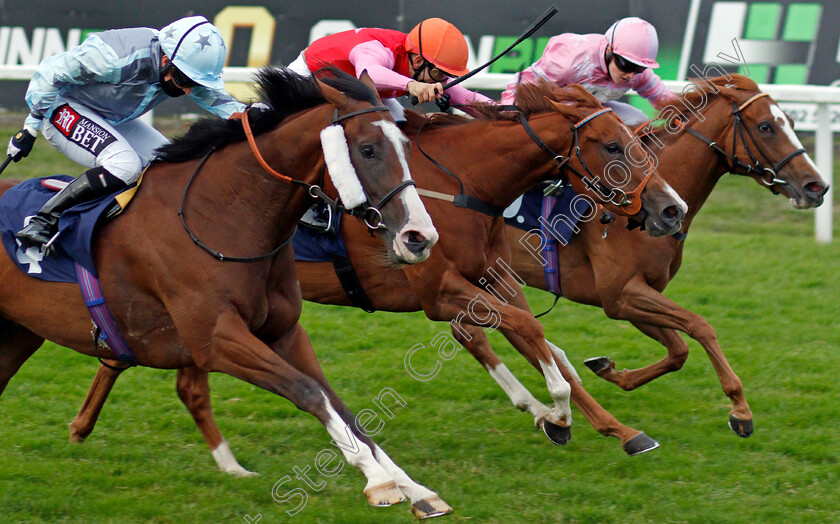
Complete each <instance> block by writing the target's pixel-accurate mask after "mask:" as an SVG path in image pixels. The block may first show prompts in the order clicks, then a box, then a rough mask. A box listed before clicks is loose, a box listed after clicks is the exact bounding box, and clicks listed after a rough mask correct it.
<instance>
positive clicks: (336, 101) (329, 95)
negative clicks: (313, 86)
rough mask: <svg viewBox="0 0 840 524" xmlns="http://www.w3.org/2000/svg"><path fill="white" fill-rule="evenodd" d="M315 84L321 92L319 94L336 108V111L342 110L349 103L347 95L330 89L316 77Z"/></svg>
mask: <svg viewBox="0 0 840 524" xmlns="http://www.w3.org/2000/svg"><path fill="white" fill-rule="evenodd" d="M315 82H316V83H317V84H318V88H319V89H320V90H321V94H322V95H324V100H326V101H327V102H329V103H330V104H332V105H333V106H335V107H337V108H338V109H344V108H345V107H347V105H348V104H349V103H350V100H349V98H348V97H347V95H345V94H344V93H342V92H341V91H339V90H338V89H336V88H334V87H330V86H328V85H327V84H325V83H324V82H321V80H320V79H319V78H318V77H317V76H316V77H315Z"/></svg>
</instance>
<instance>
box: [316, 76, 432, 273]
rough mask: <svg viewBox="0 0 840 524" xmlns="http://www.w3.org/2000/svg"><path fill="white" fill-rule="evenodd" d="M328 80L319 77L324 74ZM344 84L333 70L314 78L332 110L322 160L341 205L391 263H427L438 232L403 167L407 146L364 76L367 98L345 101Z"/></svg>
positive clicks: (323, 138)
mask: <svg viewBox="0 0 840 524" xmlns="http://www.w3.org/2000/svg"><path fill="white" fill-rule="evenodd" d="M325 72H326V73H327V76H326V77H325V76H324V73H325ZM351 80H352V81H355V79H354V78H352V77H351V79H347V78H345V77H344V75H343V74H341V73H340V71H338V70H335V69H329V70H326V71H324V70H322V71H321V72H319V73H318V74H316V82H317V84H318V87H319V88H320V90H321V93H322V95H323V97H324V99H325V100H326V101H327V102H328V103H329V104H331V105H332V106H333V107H334V108H335V112H334V117H333V123H332V125H330V126H328V127H327V128H325V129H324V130H322V131H321V141H322V145H323V149H324V159H325V162H326V164H327V169H328V172H329V175H330V181H331V183H332V186H333V187H334V188H335V189H336V190H337V191H338V194H339V196H340V198H341V200H342V204H343V205H344V206H345V207H346V208H348V209H351V210H353V209H358V210H360V212H359V214H360V216H362V217H363V218H364V220H365V222H366V224H367V225H368V227H369V228H370V230H371V234H376V235H379V236H381V238H382V240H383V242H384V243H385V245H386V246H388V247H389V249H388V254H389V258H390V260H391V262H392V263H395V264H414V263H418V262H422V261H423V260H425V259H426V258H428V256H429V254H430V252H431V248H432V246H434V245H435V243H436V242H437V239H438V233H437V231H436V230H435V228H434V225H433V224H432V219H431V217H430V216H429V214H428V213H427V212H426V209H425V207H424V206H423V203H422V202H421V200H420V195H419V194H418V193H417V190H416V189H415V187H414V182H413V180H412V179H411V174H410V172H409V168H408V157H409V152H410V143H409V140H408V138H406V136H405V135H404V134H403V133H402V131H400V129H399V128H398V127H397V125H396V123H395V122H394V119H393V117H392V116H391V114H390V112H388V111H387V110H383V109H385V108H384V106H383V105H382V100H381V99H380V98H379V95H378V94H377V92H376V88H375V87H374V84H373V82H372V81H371V80H370V77H369V76H368V74H367V72H364V73H363V74H362V76H361V80H362V83H363V84H364V86H366V88H367V91H368V93H367V95H366V96H364V95H363V94H360V93H359V92H358V90H356V91H355V93H356V94H354V95H353V96H348V94H347V93H348V86H350V85H352V81H351Z"/></svg>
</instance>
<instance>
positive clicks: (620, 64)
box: [613, 53, 647, 74]
mask: <svg viewBox="0 0 840 524" xmlns="http://www.w3.org/2000/svg"><path fill="white" fill-rule="evenodd" d="M613 62H615V67H617V68H618V69H619V71H621V72H622V73H633V74H639V73H641V72H642V71H644V70H645V69H647V68H646V67H645V66H642V65H639V64H634V63H633V62H631V61H629V60H627V59H626V58H624V57H623V56H620V55H617V54H615V53H613Z"/></svg>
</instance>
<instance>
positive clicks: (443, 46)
mask: <svg viewBox="0 0 840 524" xmlns="http://www.w3.org/2000/svg"><path fill="white" fill-rule="evenodd" d="M467 58H468V50H467V42H466V39H465V38H464V35H462V34H461V32H460V31H459V30H458V29H457V28H456V27H455V26H454V25H452V24H450V23H449V22H447V21H445V20H441V19H440V18H429V19H427V20H424V21H422V22H420V23H419V24H417V26H416V27H414V29H412V30H411V32H409V33H408V34H407V35H406V34H405V33H401V32H399V31H393V30H390V29H375V28H363V29H351V30H349V31H342V32H340V33H335V34H332V35H328V36H325V37H322V38H319V39H317V40H315V41H314V42H312V43H311V44H310V45H309V47H307V48H306V49H304V50H303V51H302V52H301V53H300V56H298V58H297V59H296V60H295V61H294V62H292V63H291V64H289V69H291V70H292V71H294V72H296V73H298V74H301V75H306V76H308V75H311V74H312V72H313V71H317V70H318V69H320V68H321V67H324V66H326V65H333V66H336V67H338V68H339V69H341V70H342V71H344V72H346V73H349V74H351V75H354V76H356V77H359V76H361V74H362V71H365V70H367V72H368V74H369V75H370V78H371V80H373V83H374V85H376V89H377V90H378V91H379V95H380V96H381V97H382V102H383V103H384V104H385V105H386V106H388V109H390V110H391V114H392V115H393V116H394V119H395V120H397V121H400V120H405V118H404V116H403V114H404V110H403V106H402V105H401V104H400V103H399V102H398V101H397V100H395V98H396V97H399V96H403V95H405V94H406V93H407V94H410V95H413V96H416V97H417V98H418V99H419V101H420V103H425V102H431V101H433V100H435V99H437V98H440V96H441V95H442V94H443V85H442V84H443V83H445V82H446V81H447V79H449V78H450V77H457V76H462V75H465V74H467V73H468V72H469V70H468V69H467ZM447 94H449V95H450V96H451V99H452V101H453V102H454V103H458V104H469V103H473V102H484V103H493V101H492V100H490V99H489V98H487V97H486V96H484V95H482V94H479V93H474V92H472V91H470V90H468V89H466V88H464V87H462V86H460V85H456V86H453V87H451V88H449V89H447Z"/></svg>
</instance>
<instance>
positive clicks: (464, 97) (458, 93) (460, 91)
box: [446, 84, 496, 104]
mask: <svg viewBox="0 0 840 524" xmlns="http://www.w3.org/2000/svg"><path fill="white" fill-rule="evenodd" d="M446 93H447V94H448V95H449V96H450V97H451V101H452V103H453V104H495V103H496V102H495V101H494V100H493V99H492V98H488V97H486V96H484V95H482V94H481V93H476V92H475V91H470V90H469V89H467V88H466V87H464V86H462V85H461V84H458V85H454V86H452V87H450V88H449V89H447V90H446Z"/></svg>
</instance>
